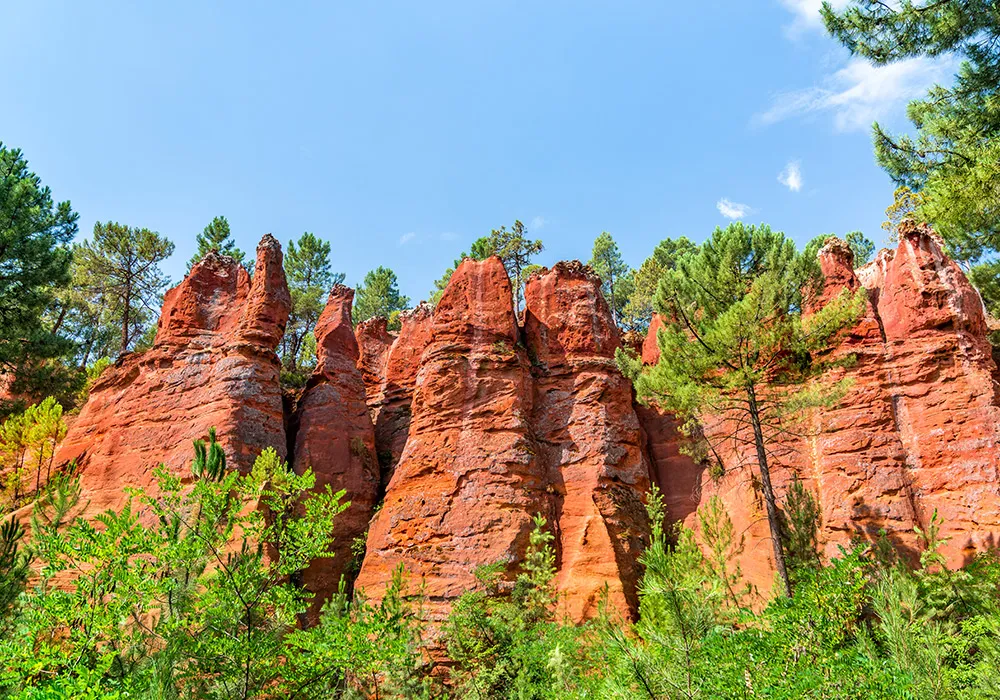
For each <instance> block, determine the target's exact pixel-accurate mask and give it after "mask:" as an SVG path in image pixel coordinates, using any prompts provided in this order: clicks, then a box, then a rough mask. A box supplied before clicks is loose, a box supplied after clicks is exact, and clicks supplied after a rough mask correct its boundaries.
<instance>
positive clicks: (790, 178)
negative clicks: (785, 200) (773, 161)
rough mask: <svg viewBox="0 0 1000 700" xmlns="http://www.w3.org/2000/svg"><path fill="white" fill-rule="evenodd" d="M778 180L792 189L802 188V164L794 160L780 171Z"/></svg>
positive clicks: (796, 190)
mask: <svg viewBox="0 0 1000 700" xmlns="http://www.w3.org/2000/svg"><path fill="white" fill-rule="evenodd" d="M778 182H780V183H781V184H782V185H784V186H785V187H787V188H788V189H790V190H791V191H792V192H798V191H799V190H801V189H802V164H801V162H799V161H797V160H793V161H791V162H789V163H788V165H786V166H785V169H784V170H782V171H781V172H780V173H778Z"/></svg>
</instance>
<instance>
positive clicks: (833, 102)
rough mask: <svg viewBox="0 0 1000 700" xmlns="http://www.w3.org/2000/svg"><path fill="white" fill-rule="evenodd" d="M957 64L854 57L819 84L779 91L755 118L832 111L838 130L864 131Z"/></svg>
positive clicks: (767, 119)
mask: <svg viewBox="0 0 1000 700" xmlns="http://www.w3.org/2000/svg"><path fill="white" fill-rule="evenodd" d="M956 65H957V64H956V61H955V59H954V58H951V57H941V58H935V59H931V58H926V57H923V56H920V57H918V58H909V59H906V60H904V61H897V62H896V63H890V64H889V65H887V66H873V65H872V64H870V63H869V62H868V61H866V60H865V59H861V58H856V59H852V60H851V61H850V62H849V63H848V64H847V65H846V66H844V67H843V68H841V69H840V70H838V71H837V72H836V73H834V74H832V75H830V76H828V77H827V78H826V79H825V80H824V81H823V84H822V85H820V86H814V87H810V88H805V89H803V90H793V91H791V92H786V93H782V94H780V95H778V96H777V97H776V98H775V99H774V101H773V102H772V104H771V107H770V109H768V110H767V111H766V112H764V113H763V114H758V115H757V116H756V117H754V121H755V122H757V123H759V124H775V123H777V122H780V121H784V120H786V119H790V118H792V117H799V116H803V115H806V114H811V113H814V112H830V113H832V114H833V122H834V126H835V127H836V128H837V129H838V130H839V131H853V130H858V129H862V130H863V129H868V128H869V127H870V126H871V124H872V122H873V121H875V120H877V119H882V118H884V117H886V116H887V115H889V114H891V113H893V112H896V111H897V110H899V109H900V108H901V107H902V106H903V105H905V104H906V103H907V102H909V101H910V100H912V99H915V98H917V97H920V96H922V95H923V94H924V93H926V91H927V88H928V87H930V86H931V85H932V84H933V83H937V82H942V81H947V80H948V78H949V77H950V75H951V74H953V73H954V71H955V68H956Z"/></svg>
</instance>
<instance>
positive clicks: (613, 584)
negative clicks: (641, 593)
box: [524, 263, 649, 620]
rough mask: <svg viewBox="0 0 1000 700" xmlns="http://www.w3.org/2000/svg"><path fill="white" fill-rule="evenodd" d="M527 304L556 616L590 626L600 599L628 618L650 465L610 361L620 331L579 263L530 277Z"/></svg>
mask: <svg viewBox="0 0 1000 700" xmlns="http://www.w3.org/2000/svg"><path fill="white" fill-rule="evenodd" d="M525 305H526V309H525V314H524V331H525V342H526V344H527V347H528V353H529V356H530V357H531V358H532V371H533V374H534V376H535V384H534V390H535V391H534V401H533V404H534V410H533V413H532V427H533V431H534V434H535V436H536V440H537V442H538V446H539V453H538V456H539V457H540V459H541V462H542V464H543V465H544V466H545V469H546V471H545V475H546V478H547V481H548V485H549V490H550V491H551V492H552V494H553V504H552V517H551V522H552V525H553V529H554V531H555V533H556V542H555V545H556V552H557V569H558V574H557V577H556V587H557V589H558V590H559V592H560V594H561V596H562V598H561V607H562V609H563V610H562V611H563V612H564V613H566V614H568V615H569V616H570V618H572V619H574V620H582V619H585V618H588V617H592V616H594V615H595V614H596V613H597V609H598V605H599V602H600V600H601V597H602V595H603V594H604V592H605V590H606V591H607V594H608V602H609V603H611V605H613V606H614V607H615V608H617V609H618V610H620V611H622V612H624V613H626V614H628V613H629V612H630V611H631V612H634V611H635V610H636V609H637V605H638V598H637V594H636V584H637V582H638V580H639V578H640V576H641V573H640V570H639V569H640V566H639V563H638V561H637V559H638V556H639V554H640V552H641V551H642V547H643V542H644V537H646V536H648V528H647V527H646V525H645V523H646V514H645V509H644V506H643V496H644V494H645V493H646V491H648V490H649V464H648V463H647V461H646V459H645V457H644V455H643V452H642V446H643V436H642V433H641V431H640V428H639V421H638V418H637V417H636V414H635V411H634V410H633V407H632V386H631V383H630V382H629V381H628V379H626V378H625V377H624V376H622V374H621V372H619V371H618V368H617V366H616V365H615V361H614V353H615V349H616V348H618V347H619V344H620V340H619V333H618V329H617V328H616V327H615V325H614V322H613V321H612V317H611V311H610V310H609V308H608V305H607V303H606V302H605V301H604V297H603V296H602V295H601V292H600V280H599V279H598V278H596V277H595V276H594V275H593V273H591V272H590V270H589V269H588V268H585V267H584V266H582V265H581V264H580V263H558V264H556V266H555V267H554V268H553V269H552V270H549V271H545V272H544V273H543V274H538V275H536V276H534V277H532V278H531V279H530V280H529V281H528V283H527V286H526V288H525Z"/></svg>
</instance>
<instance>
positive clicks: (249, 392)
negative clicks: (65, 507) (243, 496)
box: [56, 235, 291, 514]
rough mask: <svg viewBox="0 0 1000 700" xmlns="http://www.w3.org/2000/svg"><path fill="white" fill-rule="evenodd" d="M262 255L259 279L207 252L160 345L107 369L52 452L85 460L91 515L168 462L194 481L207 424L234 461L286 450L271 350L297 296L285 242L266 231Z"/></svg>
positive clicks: (169, 305)
mask: <svg viewBox="0 0 1000 700" xmlns="http://www.w3.org/2000/svg"><path fill="white" fill-rule="evenodd" d="M256 260H257V262H256V268H255V272H254V277H253V280H252V281H251V279H250V276H249V275H248V274H247V271H246V270H245V269H243V267H242V265H240V264H239V263H238V262H237V261H236V260H234V259H233V258H230V257H228V256H223V255H218V254H216V253H210V254H209V255H208V256H206V257H205V259H204V260H202V261H201V262H199V263H198V264H196V265H195V266H194V267H192V268H191V271H190V272H189V273H188V275H187V276H186V277H185V278H184V280H183V281H182V282H181V283H180V284H178V285H177V286H176V287H174V288H173V289H171V290H170V291H168V292H167V293H166V295H165V297H164V303H163V311H162V313H161V316H160V321H159V325H158V327H157V333H156V340H155V342H154V344H153V347H152V348H151V349H150V350H147V351H146V352H144V353H133V354H130V355H126V356H125V357H123V358H122V359H121V360H119V361H118V362H117V363H116V364H115V365H114V366H113V367H109V368H108V369H107V370H105V371H104V373H103V374H102V375H101V377H100V379H99V380H98V381H97V383H96V384H95V386H94V387H93V389H92V391H91V393H90V398H89V400H88V401H87V403H86V405H85V406H84V407H83V409H82V410H81V411H80V415H79V417H78V418H77V420H76V421H75V423H74V424H73V426H72V429H71V430H70V431H69V433H68V434H67V436H66V439H65V440H64V441H63V443H62V445H61V447H60V448H59V451H58V453H57V455H56V460H57V462H59V463H68V462H70V461H71V460H76V461H77V463H78V466H79V468H80V478H81V489H82V494H83V501H84V502H87V501H89V505H88V507H87V513H91V514H93V513H98V512H100V511H103V510H105V509H107V508H116V507H119V506H121V505H122V504H123V503H124V500H125V498H126V495H125V494H124V492H123V490H122V489H123V487H125V486H137V487H149V486H150V485H151V484H152V483H153V481H154V480H153V469H154V468H155V467H156V466H157V465H158V464H160V463H163V464H164V465H166V466H167V467H168V468H169V469H170V470H172V471H174V472H175V473H178V474H180V475H182V476H184V477H188V476H189V475H190V472H189V465H190V463H191V459H192V457H193V451H192V441H193V440H195V439H197V438H203V437H204V436H205V435H206V434H207V433H208V429H209V428H211V427H215V428H216V429H217V430H218V433H219V439H220V442H221V444H222V445H223V447H224V448H225V450H226V453H227V456H228V458H229V463H230V464H231V465H232V466H234V467H236V468H238V469H244V470H245V469H249V468H250V467H251V466H252V464H253V461H254V459H255V458H256V457H257V455H258V454H259V453H260V452H261V450H263V449H264V448H266V447H274V448H275V449H276V450H278V452H279V453H280V454H282V455H283V456H284V455H285V452H286V445H285V431H284V424H283V414H282V403H281V390H280V387H279V383H278V371H279V365H278V358H277V356H276V355H275V352H274V351H275V348H276V347H277V345H278V342H279V341H280V339H281V336H282V334H283V333H284V327H285V322H286V321H287V319H288V313H289V308H290V306H291V301H290V298H289V295H288V288H287V286H286V284H285V275H284V271H283V270H282V264H281V247H280V245H279V244H278V242H277V240H275V239H274V238H273V237H272V236H270V235H267V236H264V238H263V239H262V240H261V242H260V245H259V246H258V247H257V258H256Z"/></svg>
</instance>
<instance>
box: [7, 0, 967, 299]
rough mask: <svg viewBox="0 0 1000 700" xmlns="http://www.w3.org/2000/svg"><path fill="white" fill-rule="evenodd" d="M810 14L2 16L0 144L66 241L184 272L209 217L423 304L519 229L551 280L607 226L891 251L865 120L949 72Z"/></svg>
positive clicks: (179, 7) (887, 185)
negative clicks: (492, 241) (756, 228)
mask: <svg viewBox="0 0 1000 700" xmlns="http://www.w3.org/2000/svg"><path fill="white" fill-rule="evenodd" d="M819 5H820V2H819V0H752V1H751V2H733V0H701V1H700V2H694V3H675V2H627V1H625V0H622V1H620V2H580V1H578V2H557V1H551V2H435V1H430V2H422V3H417V2H412V0H409V1H400V2H394V1H391V0H386V1H382V2H374V3H332V2H289V3H267V2H240V3H237V2H194V1H190V2H171V3H125V2H110V1H106V2H101V3H80V2H70V1H67V2H49V1H45V0H33V1H32V2H20V3H4V5H3V7H2V8H0V26H3V28H4V29H3V35H4V40H3V41H2V42H0V59H2V61H3V65H4V66H5V70H4V71H2V72H0V95H2V98H0V99H2V101H3V102H2V107H0V140H2V141H4V142H5V143H6V144H8V145H11V146H18V147H20V148H22V149H23V150H24V152H25V155H26V156H27V157H28V159H29V161H30V164H31V166H32V168H33V169H34V170H35V171H36V172H37V173H38V174H39V175H40V176H41V177H42V179H43V181H44V182H45V183H46V184H48V185H49V186H50V187H51V188H52V190H53V194H54V195H55V196H56V197H57V198H58V199H60V200H63V199H69V200H71V201H72V203H73V206H74V208H75V209H76V210H77V211H78V212H79V213H80V231H81V236H87V235H89V233H90V231H91V229H92V228H93V224H94V222H95V221H97V220H107V219H113V220H117V221H121V222H123V223H128V224H131V225H137V226H145V227H148V228H151V229H154V230H158V231H160V232H161V233H163V234H165V235H167V236H168V237H170V238H171V239H172V240H173V241H174V242H175V243H176V245H177V251H176V253H175V255H174V257H173V258H172V259H171V260H170V261H169V262H168V263H167V265H166V270H167V272H168V273H169V274H170V275H171V276H172V277H173V278H174V280H175V281H176V280H177V279H179V278H180V277H181V276H182V275H183V272H184V268H185V262H186V261H187V259H188V258H189V257H190V256H191V254H192V251H193V249H194V237H195V235H196V234H197V233H198V232H199V231H201V229H202V228H203V227H204V226H205V224H206V223H208V221H209V220H211V218H212V217H213V216H215V215H217V214H223V215H225V216H226V217H228V219H229V221H230V223H231V225H232V228H233V231H234V233H235V237H236V239H237V242H238V243H239V245H240V246H241V247H243V248H244V250H251V251H252V250H253V248H254V246H255V245H256V241H257V240H258V239H259V238H260V236H261V235H262V234H264V233H266V232H272V233H274V234H275V235H276V236H278V238H279V239H280V240H282V242H286V241H287V240H288V239H289V238H293V237H297V236H298V235H299V234H301V233H302V232H303V231H312V232H313V233H315V234H317V235H319V236H320V237H322V238H325V239H327V240H329V241H330V242H331V243H332V246H333V265H334V268H335V269H337V270H341V271H344V272H346V273H347V282H348V284H356V283H357V282H358V281H359V280H360V279H361V278H362V277H363V275H364V273H365V272H366V271H367V270H369V269H371V268H373V267H375V266H377V265H387V266H389V267H392V268H393V269H394V270H395V271H396V272H397V274H398V275H399V278H400V283H401V288H402V291H403V292H404V293H405V294H408V295H409V296H411V297H412V298H413V299H414V300H417V299H420V298H424V297H425V296H426V295H427V292H428V290H429V289H430V287H431V285H432V282H433V280H434V279H435V278H437V277H438V276H440V274H441V272H442V270H443V269H444V268H446V267H448V266H449V265H450V264H451V261H452V260H453V259H454V258H455V257H456V256H457V255H458V254H459V253H460V252H461V251H462V250H463V249H467V248H468V247H469V244H470V243H471V242H472V241H473V240H474V239H475V238H476V237H478V236H480V235H483V234H485V233H488V232H489V230H490V229H491V228H493V227H497V226H499V225H501V224H510V223H511V222H513V220H514V219H515V218H520V219H521V220H522V221H524V222H525V223H526V224H527V225H528V228H529V230H530V232H531V233H532V234H533V235H535V236H536V237H539V238H541V239H542V240H543V241H544V243H545V245H546V250H545V252H544V253H543V254H542V255H541V256H540V259H539V262H541V263H543V264H552V263H554V262H555V261H557V260H560V259H571V258H579V259H583V260H586V259H587V258H588V257H589V254H590V248H591V245H592V242H593V239H594V238H595V237H596V236H597V235H598V234H599V233H600V232H601V231H603V230H606V231H610V232H611V233H612V234H614V236H615V238H616V239H617V240H618V242H619V245H620V247H621V248H622V251H623V253H624V254H625V256H626V259H627V260H628V261H629V262H630V263H631V264H633V265H638V264H639V263H641V261H642V260H643V258H644V257H645V256H646V255H648V254H649V252H650V251H651V249H652V248H653V246H654V245H655V244H656V242H657V241H659V240H660V239H662V238H663V237H666V236H680V235H686V236H689V237H691V238H693V239H695V240H698V241H700V240H703V239H704V238H705V237H706V236H707V235H708V234H709V233H710V232H711V231H712V230H713V229H714V228H715V227H716V226H720V225H725V224H726V223H727V222H728V221H729V220H730V218H731V217H742V218H743V220H745V221H747V222H753V223H756V222H761V221H764V222H767V223H769V224H770V225H771V226H772V227H774V228H777V229H780V230H783V231H785V232H786V233H787V234H789V235H791V236H792V237H793V238H795V239H796V240H797V241H799V242H805V241H807V240H808V239H810V238H811V237H812V236H814V235H816V234H819V233H826V232H830V233H839V234H843V233H845V232H847V231H850V230H852V229H861V230H863V231H865V232H866V233H867V234H868V235H869V237H871V238H872V239H873V240H876V242H878V243H881V240H882V231H881V229H880V228H879V224H880V222H881V221H882V219H883V216H882V214H883V211H884V209H885V207H886V206H887V205H888V204H889V203H890V202H891V195H892V189H893V187H892V183H891V182H890V181H889V180H888V178H887V177H886V176H885V175H884V174H883V173H882V171H880V170H879V169H878V168H877V166H876V165H875V164H874V162H873V159H872V154H871V144H870V139H869V127H870V123H871V121H872V119H874V118H878V119H879V120H880V121H882V122H883V123H885V124H888V125H890V126H893V127H897V128H904V127H905V126H906V121H905V112H904V110H905V104H906V102H907V101H908V100H909V99H912V98H913V97H916V96H919V95H920V94H922V92H923V90H924V89H925V88H926V87H927V86H928V85H930V84H931V83H933V82H934V81H936V80H949V79H950V75H951V74H952V73H953V71H954V65H953V64H952V63H951V62H950V60H949V59H947V58H945V59H940V60H937V61H930V60H923V59H921V60H914V61H907V62H904V63H901V64H896V65H893V66H889V67H887V68H884V69H878V70H876V69H873V68H871V67H870V66H868V65H867V64H865V63H864V62H863V61H860V60H855V59H851V58H850V57H849V56H848V55H847V53H846V52H845V51H844V50H843V49H841V48H840V47H839V46H838V45H837V44H835V42H834V41H833V40H832V39H830V38H829V37H828V36H827V35H826V34H825V32H824V31H823V30H822V27H821V26H820V23H819V19H818V15H817V11H818V7H819ZM279 7H280V9H279Z"/></svg>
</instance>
